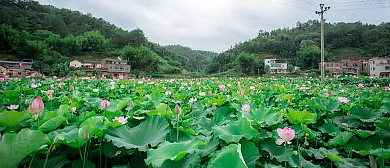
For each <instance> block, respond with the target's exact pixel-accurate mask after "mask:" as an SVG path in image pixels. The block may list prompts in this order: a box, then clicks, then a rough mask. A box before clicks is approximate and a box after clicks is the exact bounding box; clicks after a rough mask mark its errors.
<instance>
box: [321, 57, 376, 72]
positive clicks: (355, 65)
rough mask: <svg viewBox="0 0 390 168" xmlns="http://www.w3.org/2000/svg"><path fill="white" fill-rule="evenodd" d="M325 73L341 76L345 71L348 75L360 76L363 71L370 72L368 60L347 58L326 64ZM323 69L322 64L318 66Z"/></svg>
mask: <svg viewBox="0 0 390 168" xmlns="http://www.w3.org/2000/svg"><path fill="white" fill-rule="evenodd" d="M324 64H325V65H324V69H325V71H330V72H331V73H332V74H333V75H340V74H341V73H342V72H343V71H344V72H345V73H346V74H347V75H358V74H359V73H360V72H361V71H366V72H367V73H368V72H369V70H370V68H369V63H368V60H367V59H361V58H347V59H342V60H340V61H338V62H324ZM318 66H319V69H321V63H319V64H318Z"/></svg>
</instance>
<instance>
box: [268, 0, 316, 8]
mask: <svg viewBox="0 0 390 168" xmlns="http://www.w3.org/2000/svg"><path fill="white" fill-rule="evenodd" d="M271 2H275V3H278V4H281V5H285V6H290V7H294V8H299V9H303V10H307V11H313V10H312V9H308V8H304V7H300V6H296V5H291V4H287V3H284V2H279V1H277V0H273V1H271Z"/></svg>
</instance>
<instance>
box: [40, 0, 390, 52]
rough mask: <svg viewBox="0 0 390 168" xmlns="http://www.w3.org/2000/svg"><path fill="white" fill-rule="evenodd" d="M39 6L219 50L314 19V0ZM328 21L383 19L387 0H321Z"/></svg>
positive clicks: (72, 1) (86, 1)
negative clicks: (260, 33)
mask: <svg viewBox="0 0 390 168" xmlns="http://www.w3.org/2000/svg"><path fill="white" fill-rule="evenodd" d="M38 1H39V2H40V3H41V4H44V5H53V6H56V7H58V8H67V9H71V10H78V11H81V12H83V13H91V14H92V15H93V16H94V17H97V18H103V19H104V20H106V21H108V22H110V23H113V24H115V25H116V26H119V27H122V28H123V29H127V30H133V29H135V28H140V29H142V30H143V31H144V33H145V35H146V36H147V37H148V39H149V40H150V41H152V42H156V43H159V44H161V45H168V44H181V45H184V46H188V47H191V48H193V49H200V50H210V51H215V52H221V51H224V50H227V49H228V48H230V46H234V44H236V43H238V42H240V41H241V42H242V41H246V40H248V39H251V38H254V37H256V35H257V33H258V31H259V30H260V29H262V30H267V31H270V30H274V29H279V28H288V27H289V28H291V27H294V26H295V25H296V23H297V22H298V21H300V22H306V21H307V20H309V19H318V18H319V17H318V15H316V14H315V13H314V11H315V10H318V9H319V5H318V4H319V2H320V1H317V0H38ZM321 2H322V3H325V5H326V6H330V7H331V9H330V10H329V11H328V12H327V13H326V14H325V19H327V21H328V22H331V23H335V22H356V21H361V22H363V23H369V24H380V23H381V22H388V21H389V16H390V0H324V1H321Z"/></svg>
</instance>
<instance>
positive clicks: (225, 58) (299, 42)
mask: <svg viewBox="0 0 390 168" xmlns="http://www.w3.org/2000/svg"><path fill="white" fill-rule="evenodd" d="M320 26H321V24H320V22H319V21H318V20H309V21H307V22H305V23H301V22H298V23H297V25H296V27H293V28H285V29H277V30H273V31H270V32H268V31H263V30H260V31H259V33H258V35H257V37H255V38H253V39H251V40H248V41H245V42H240V43H238V44H236V45H235V46H234V47H232V48H231V49H228V50H227V51H225V52H223V53H221V54H219V55H218V56H217V57H216V58H215V59H214V60H213V62H212V64H211V65H210V67H209V72H210V73H215V72H221V71H228V70H234V71H235V72H240V73H245V74H256V73H257V71H258V70H257V69H259V68H260V69H264V67H263V63H262V60H263V59H264V58H278V59H286V60H287V61H288V63H289V64H293V65H295V66H299V67H301V69H303V70H308V69H317V68H318V63H319V61H320V59H319V58H320V53H321V50H320V44H321V36H320V33H321V32H320ZM325 55H326V57H325V61H338V60H339V59H342V58H345V57H367V58H370V57H376V56H386V55H390V23H381V24H379V25H372V24H363V23H361V22H355V23H342V22H341V23H326V24H325ZM248 59H249V60H252V61H250V63H248V64H247V63H245V62H247V61H246V60H248Z"/></svg>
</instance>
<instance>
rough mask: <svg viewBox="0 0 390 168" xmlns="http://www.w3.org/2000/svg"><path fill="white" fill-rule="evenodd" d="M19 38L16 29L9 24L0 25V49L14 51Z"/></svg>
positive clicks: (19, 40)
mask: <svg viewBox="0 0 390 168" xmlns="http://www.w3.org/2000/svg"><path fill="white" fill-rule="evenodd" d="M21 40H22V39H21V36H20V33H19V31H18V30H16V29H13V28H12V26H10V25H6V24H1V25H0V51H9V52H12V51H16V49H17V48H18V46H19V44H20V43H21Z"/></svg>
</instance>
